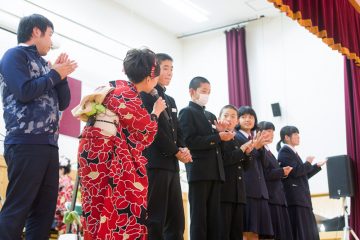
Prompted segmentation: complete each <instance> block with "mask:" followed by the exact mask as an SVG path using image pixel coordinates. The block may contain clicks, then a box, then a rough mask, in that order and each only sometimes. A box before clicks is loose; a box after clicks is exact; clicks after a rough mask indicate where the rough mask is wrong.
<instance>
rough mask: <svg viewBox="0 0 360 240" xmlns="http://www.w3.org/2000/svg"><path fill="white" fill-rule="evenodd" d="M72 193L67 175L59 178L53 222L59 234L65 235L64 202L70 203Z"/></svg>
mask: <svg viewBox="0 0 360 240" xmlns="http://www.w3.org/2000/svg"><path fill="white" fill-rule="evenodd" d="M72 192H73V185H72V183H71V178H70V176H69V175H64V176H62V177H60V178H59V193H58V199H57V203H56V211H55V221H56V226H55V228H56V230H58V231H59V233H65V230H66V225H65V223H63V218H64V213H65V212H66V211H67V209H66V207H65V203H66V202H71V195H72Z"/></svg>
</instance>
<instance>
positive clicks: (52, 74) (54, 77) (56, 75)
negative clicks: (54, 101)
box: [48, 69, 61, 86]
mask: <svg viewBox="0 0 360 240" xmlns="http://www.w3.org/2000/svg"><path fill="white" fill-rule="evenodd" d="M48 74H49V79H50V81H51V82H52V84H53V86H55V85H56V84H58V83H59V82H61V76H60V74H59V73H58V72H57V71H55V70H54V69H51V70H50V72H49V73H48Z"/></svg>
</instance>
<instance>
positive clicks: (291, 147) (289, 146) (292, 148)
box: [284, 144, 297, 153]
mask: <svg viewBox="0 0 360 240" xmlns="http://www.w3.org/2000/svg"><path fill="white" fill-rule="evenodd" d="M284 146H287V147H288V148H290V149H291V150H293V152H294V153H297V151H296V149H295V148H294V147H293V146H291V145H289V144H284Z"/></svg>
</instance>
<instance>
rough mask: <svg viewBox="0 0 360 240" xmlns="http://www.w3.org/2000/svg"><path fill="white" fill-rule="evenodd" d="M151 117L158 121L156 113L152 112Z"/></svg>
mask: <svg viewBox="0 0 360 240" xmlns="http://www.w3.org/2000/svg"><path fill="white" fill-rule="evenodd" d="M150 118H151V120H153V121H156V122H157V121H158V117H157V116H156V114H154V113H152V114H150Z"/></svg>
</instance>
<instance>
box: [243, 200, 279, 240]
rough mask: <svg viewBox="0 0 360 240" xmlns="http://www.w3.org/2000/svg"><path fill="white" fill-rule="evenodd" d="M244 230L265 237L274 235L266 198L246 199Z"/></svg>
mask: <svg viewBox="0 0 360 240" xmlns="http://www.w3.org/2000/svg"><path fill="white" fill-rule="evenodd" d="M244 232H253V233H257V234H259V236H266V237H268V236H273V235H274V232H273V227H272V223H271V214H270V209H269V204H268V200H266V199H258V198H249V197H248V198H247V199H246V206H245V214H244Z"/></svg>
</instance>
